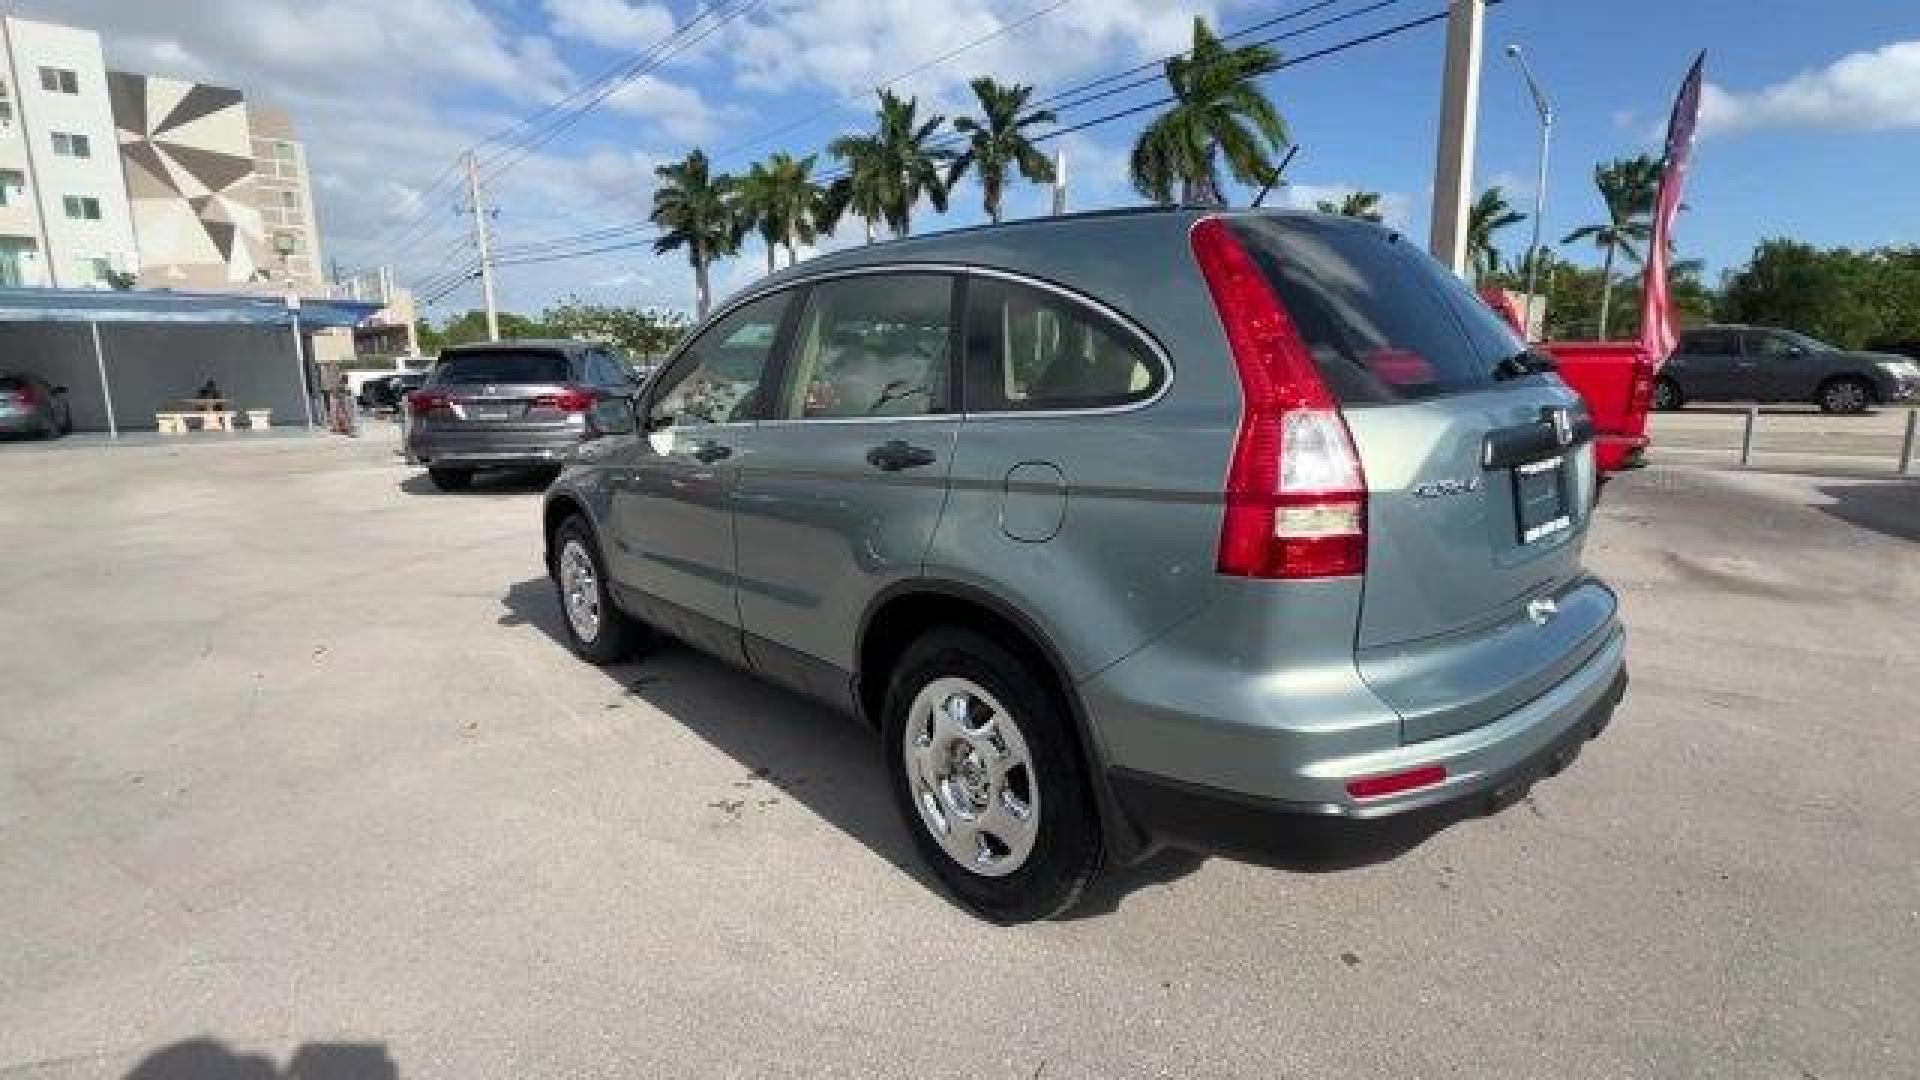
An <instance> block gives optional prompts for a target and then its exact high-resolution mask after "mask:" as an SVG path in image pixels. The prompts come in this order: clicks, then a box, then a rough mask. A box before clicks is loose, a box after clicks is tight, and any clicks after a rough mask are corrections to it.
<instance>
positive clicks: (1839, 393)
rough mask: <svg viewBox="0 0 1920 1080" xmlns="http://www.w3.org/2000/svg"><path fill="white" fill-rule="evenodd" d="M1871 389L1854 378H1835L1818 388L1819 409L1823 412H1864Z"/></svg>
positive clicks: (1871, 397)
mask: <svg viewBox="0 0 1920 1080" xmlns="http://www.w3.org/2000/svg"><path fill="white" fill-rule="evenodd" d="M1872 401H1873V391H1872V390H1871V389H1869V388H1868V387H1867V384H1866V383H1864V382H1861V381H1860V380H1859V379H1855V378H1843V379H1835V380H1833V381H1832V382H1830V383H1828V384H1827V385H1825V386H1823V387H1821V388H1820V411H1821V412H1825V413H1858V412H1866V411H1867V406H1868V405H1869V404H1871V403H1872Z"/></svg>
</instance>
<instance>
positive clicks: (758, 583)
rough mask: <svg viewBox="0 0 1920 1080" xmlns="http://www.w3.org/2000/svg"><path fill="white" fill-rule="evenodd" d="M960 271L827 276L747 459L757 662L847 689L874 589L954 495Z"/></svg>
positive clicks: (804, 682)
mask: <svg viewBox="0 0 1920 1080" xmlns="http://www.w3.org/2000/svg"><path fill="white" fill-rule="evenodd" d="M958 291H959V290H958V287H957V284H956V279H955V278H954V277H953V276H952V275H949V274H943V273H929V272H913V273H907V272H892V273H881V274H858V275H854V276H848V277H840V278H832V279H828V280H826V281H822V282H819V283H817V284H815V285H813V286H812V287H811V288H810V289H808V291H807V297H806V300H805V302H804V304H803V305H802V307H801V313H800V315H799V317H798V319H797V320H795V322H794V329H793V334H792V338H791V343H790V344H789V345H788V346H787V347H786V348H785V349H784V353H785V356H784V357H783V365H784V366H783V375H782V378H781V382H780V392H779V393H778V395H776V396H775V397H774V398H773V400H772V402H771V405H770V408H769V410H768V413H767V419H766V420H765V421H764V422H763V423H762V424H761V426H760V428H759V429H758V431H757V432H756V435H755V443H754V448H753V452H752V454H750V455H749V456H748V458H747V460H746V462H745V464H744V465H743V466H742V467H741V475H740V491H739V499H738V500H737V503H736V505H737V506H738V511H737V514H736V518H735V520H736V527H737V529H738V535H739V548H740V573H739V580H740V619H741V624H742V626H743V627H744V629H745V630H746V648H747V652H748V655H749V657H750V658H751V660H752V662H753V664H754V666H755V667H756V668H758V669H760V670H762V671H763V672H765V673H766V674H767V675H769V676H770V677H772V678H775V679H778V680H780V681H783V682H786V683H788V684H789V685H792V686H794V687H796V688H798V689H801V690H803V691H806V692H809V693H813V694H815V695H816V696H819V697H822V698H824V699H827V700H829V701H832V702H834V703H836V704H846V703H847V702H848V698H847V693H848V690H849V687H850V680H849V675H850V674H851V672H852V671H853V669H854V666H855V657H854V650H855V642H856V640H857V638H858V636H859V626H860V620H861V619H862V617H863V616H864V615H865V613H866V609H867V604H868V601H869V600H870V599H871V598H872V597H873V596H874V595H875V594H876V593H878V592H879V591H880V590H882V589H884V588H886V587H887V586H888V585H889V584H891V583H893V582H896V581H899V580H901V579H904V578H908V577H912V576H916V575H918V574H919V573H920V572H921V566H922V564H923V562H924V560H925V557H926V551H927V546H928V544H929V543H930V542H931V541H932V538H933V533H934V528H935V526H936V525H937V524H938V523H939V519H940V512H941V509H942V507H943V505H944V503H945V501H946V495H947V487H946V485H947V472H948V469H949V468H950V467H951V465H952V461H953V448H954V439H955V432H956V430H957V428H958V426H959V425H958V418H957V416H956V415H955V413H954V411H953V403H952V390H951V387H952V385H953V374H954V373H953V367H954V359H953V358H954V355H955V343H956V340H957V337H958V335H957V330H956V326H957V321H958V320H957V311H956V304H957V302H958V299H957V293H958Z"/></svg>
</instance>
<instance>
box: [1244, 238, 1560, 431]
mask: <svg viewBox="0 0 1920 1080" xmlns="http://www.w3.org/2000/svg"><path fill="white" fill-rule="evenodd" d="M1234 225H1235V228H1236V230H1237V231H1238V232H1239V234H1240V236H1241V238H1242V240H1243V241H1244V242H1245V243H1246V245H1247V250H1248V252H1249V253H1250V254H1252V256H1253V258H1254V261H1255V262H1256V263H1257V264H1258V265H1259V266H1260V269H1261V271H1262V273H1264V274H1265V276H1266V278H1267V281H1268V283H1269V284H1271V285H1272V286H1273V289H1274V292H1275V293H1276V294H1277V295H1278V296H1279V298H1280V301H1281V303H1283V304H1285V305H1286V309H1287V313H1288V314H1289V315H1291V316H1292V318H1293V321H1294V324H1295V326H1296V327H1297V328H1298V329H1299V331H1300V336H1301V337H1302V338H1304V339H1305V341H1306V343H1307V347H1308V348H1309V349H1310V350H1311V351H1312V353H1313V357H1314V360H1315V361H1316V362H1317V363H1318V364H1319V367H1320V371H1321V374H1322V375H1323V376H1324V377H1325V378H1326V380H1327V384H1328V386H1329V387H1330V388H1331V389H1332V390H1333V392H1334V394H1335V395H1336V396H1338V397H1339V399H1340V401H1341V403H1342V404H1346V405H1366V404H1383V403H1390V402H1396V401H1413V400H1421V399H1425V398H1434V397H1442V396H1445V395H1448V394H1457V393H1464V392H1468V391H1472V390H1477V389H1480V388H1482V387H1485V386H1487V385H1489V384H1491V383H1492V382H1493V381H1494V374H1495V372H1496V370H1498V369H1500V368H1502V367H1503V366H1505V365H1507V364H1509V363H1511V362H1512V361H1513V360H1514V359H1515V358H1518V357H1523V356H1525V355H1526V353H1527V346H1526V343H1525V342H1522V341H1521V340H1520V339H1519V337H1518V336H1516V335H1515V334H1514V332H1513V330H1512V328H1511V327H1509V326H1507V325H1506V324H1505V323H1504V322H1502V321H1501V319H1500V317H1499V316H1498V315H1496V314H1495V313H1494V312H1493V311H1492V309H1490V308H1488V307H1487V305H1486V304H1484V303H1482V302H1481V301H1480V300H1479V298H1478V297H1476V296H1474V295H1473V293H1472V292H1470V291H1468V289H1467V287H1466V285H1465V284H1464V283H1462V282H1461V281H1460V280H1459V279H1458V278H1456V277H1454V276H1453V275H1452V274H1450V273H1448V272H1447V270H1446V269H1445V268H1444V267H1442V266H1441V265H1440V264H1439V263H1437V262H1435V261H1434V260H1433V259H1432V258H1431V257H1429V256H1428V255H1427V253H1426V252H1424V251H1421V250H1419V249H1418V248H1416V247H1415V246H1414V245H1413V244H1411V243H1410V242H1408V241H1407V240H1406V239H1405V238H1403V237H1401V236H1400V235H1398V234H1396V233H1392V232H1388V231H1387V230H1384V229H1378V228H1374V227H1371V226H1366V225H1359V224H1355V223H1351V222H1342V221H1338V220H1322V219H1317V218H1272V217H1269V218H1242V219H1239V220H1236V221H1235V222H1234Z"/></svg>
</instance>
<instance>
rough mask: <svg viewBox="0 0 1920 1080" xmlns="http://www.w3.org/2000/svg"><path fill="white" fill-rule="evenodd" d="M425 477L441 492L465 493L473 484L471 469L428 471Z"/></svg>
mask: <svg viewBox="0 0 1920 1080" xmlns="http://www.w3.org/2000/svg"><path fill="white" fill-rule="evenodd" d="M427 476H429V477H430V478H432V480H433V486H434V487H437V488H439V489H440V490H441V491H465V490H467V487H468V486H469V485H471V484H472V483H473V470H472V469H428V470H427Z"/></svg>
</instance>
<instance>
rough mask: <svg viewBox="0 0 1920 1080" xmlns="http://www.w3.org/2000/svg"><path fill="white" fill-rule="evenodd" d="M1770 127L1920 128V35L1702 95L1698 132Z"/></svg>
mask: <svg viewBox="0 0 1920 1080" xmlns="http://www.w3.org/2000/svg"><path fill="white" fill-rule="evenodd" d="M1768 127H1811V128H1837V129H1846V130H1855V131H1886V130H1892V129H1895V128H1920V40H1914V41H1896V42H1893V43H1892V44H1889V45H1885V46H1882V47H1881V48H1878V49H1874V50H1871V51H1866V52H1856V53H1849V54H1848V55H1846V56H1843V57H1841V58H1840V59H1838V60H1836V61H1834V62H1833V63H1831V64H1829V65H1827V66H1826V67H1823V68H1815V69H1812V70H1808V71H1803V72H1801V73H1800V74H1798V75H1795V76H1794V77H1793V78H1791V79H1788V80H1787V81H1785V82H1782V83H1776V84H1775V85H1773V86H1768V87H1763V88H1761V89H1758V90H1751V91H1745V92H1742V91H1734V90H1728V89H1726V88H1724V87H1721V86H1720V85H1718V84H1715V83H1708V84H1707V86H1706V88H1705V90H1704V91H1703V92H1702V94H1701V100H1700V128H1701V132H1702V134H1717V133H1726V132H1735V131H1744V130H1752V129H1755V128H1768Z"/></svg>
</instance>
